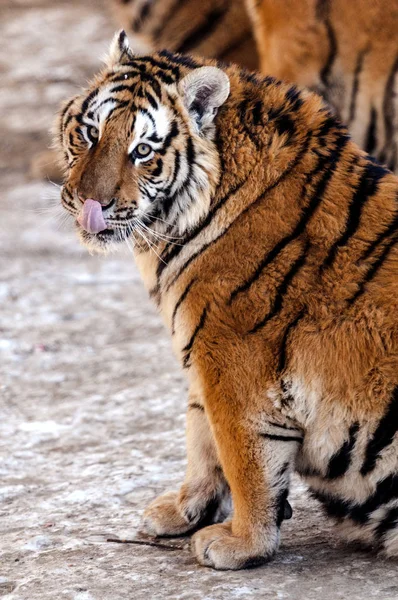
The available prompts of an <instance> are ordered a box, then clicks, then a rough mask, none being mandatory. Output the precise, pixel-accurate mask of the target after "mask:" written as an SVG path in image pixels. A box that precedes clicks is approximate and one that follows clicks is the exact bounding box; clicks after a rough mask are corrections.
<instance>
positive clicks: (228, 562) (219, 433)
mask: <svg viewBox="0 0 398 600" xmlns="http://www.w3.org/2000/svg"><path fill="white" fill-rule="evenodd" d="M241 397H242V396H241ZM243 402H244V401H242V402H240V401H239V397H238V394H236V395H235V396H234V397H230V396H228V395H226V394H225V392H224V395H223V396H222V397H221V395H220V396H217V397H211V398H206V410H208V414H209V419H210V420H211V423H212V426H213V430H214V433H215V438H216V443H217V446H218V449H219V455H220V460H221V464H222V466H223V469H224V473H225V476H226V478H227V481H228V483H229V485H230V488H231V493H232V501H233V506H234V512H233V518H232V521H229V522H226V523H223V524H220V525H212V526H210V527H206V528H204V529H201V530H200V531H198V532H197V533H196V534H195V535H194V536H193V539H192V549H193V552H194V554H195V555H196V557H197V559H198V561H199V562H200V563H201V564H202V565H205V566H210V567H213V568H216V569H241V568H245V567H251V566H256V565H258V564H262V563H264V562H266V561H267V560H268V559H269V558H270V557H271V556H272V555H273V554H274V552H275V550H276V549H277V546H278V543H279V529H280V524H281V522H282V520H283V518H284V517H286V512H285V511H286V506H287V507H288V506H289V505H288V504H287V502H286V498H287V494H288V486H289V479H290V471H291V468H292V466H293V462H294V458H295V455H296V453H297V451H298V449H299V447H300V444H301V442H302V435H301V433H300V431H299V430H298V429H295V428H292V427H290V426H288V425H286V424H285V422H284V419H283V418H282V417H281V415H277V416H276V417H275V410H273V411H272V409H271V407H269V408H270V410H269V411H267V408H266V407H265V413H268V414H273V415H274V416H273V418H272V419H271V418H269V419H268V418H267V417H265V416H264V414H265V413H263V412H261V413H260V412H257V414H256V411H255V410H253V405H255V400H254V401H253V402H251V401H248V399H247V396H246V402H245V403H244V405H243Z"/></svg>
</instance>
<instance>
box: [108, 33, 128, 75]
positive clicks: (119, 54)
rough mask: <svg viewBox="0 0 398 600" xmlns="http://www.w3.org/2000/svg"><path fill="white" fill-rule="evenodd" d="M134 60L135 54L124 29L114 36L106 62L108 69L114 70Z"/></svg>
mask: <svg viewBox="0 0 398 600" xmlns="http://www.w3.org/2000/svg"><path fill="white" fill-rule="evenodd" d="M132 58H134V54H133V52H132V50H131V48H130V44H129V40H128V37H127V35H126V32H125V31H124V29H122V30H121V31H119V32H118V33H116V34H115V35H114V37H113V40H112V42H111V45H110V48H109V52H108V54H107V56H106V58H105V62H106V64H107V65H108V67H110V68H112V67H115V66H116V65H122V64H124V63H126V62H129V61H130V60H131V59H132Z"/></svg>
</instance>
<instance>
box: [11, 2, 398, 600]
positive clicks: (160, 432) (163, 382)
mask: <svg viewBox="0 0 398 600" xmlns="http://www.w3.org/2000/svg"><path fill="white" fill-rule="evenodd" d="M0 28H1V32H0V36H1V37H0V39H1V45H0V72H1V80H0V81H1V86H2V87H1V90H0V177H1V187H0V190H1V192H0V193H1V196H0V211H1V212H0V228H1V253H0V263H1V269H0V297H1V300H2V302H1V306H2V311H1V316H0V355H1V362H0V365H1V366H0V371H1V381H0V386H1V392H2V393H1V398H0V517H1V519H0V534H1V546H0V596H1V597H5V598H7V599H9V600H36V599H37V600H38V599H40V600H47V599H52V600H58V599H65V600H108V599H110V600H122V599H123V600H135V599H138V600H140V599H145V600H156V599H162V600H163V599H164V598H173V599H180V600H182V599H187V600H195V599H207V600H216V599H224V600H229V599H235V598H239V599H244V600H245V599H251V598H264V599H267V598H270V599H271V598H272V599H288V600H315V599H316V600H318V599H322V600H338V599H346V598H350V600H359V599H362V598H378V599H379V600H390V599H391V600H392V599H396V598H397V597H398V579H397V565H396V563H393V562H388V561H383V560H382V559H379V558H376V557H375V556H373V555H371V554H367V553H364V552H361V551H359V550H355V549H354V548H347V547H345V546H344V544H343V543H341V542H339V540H338V539H337V537H336V535H335V534H334V533H333V530H332V529H331V528H330V526H329V524H328V523H326V522H325V520H324V518H323V517H322V515H321V513H320V511H319V509H318V507H317V506H316V505H315V503H314V502H312V501H310V500H309V499H308V497H307V495H306V493H305V490H304V487H303V486H302V485H301V484H300V482H296V484H295V486H294V490H293V494H292V505H293V509H294V518H293V519H292V520H291V521H289V522H287V523H285V524H284V527H283V544H282V547H281V550H280V552H279V553H278V555H277V557H276V559H275V560H274V561H273V562H272V563H270V564H269V565H267V566H265V567H262V568H259V569H255V570H252V571H246V572H238V573H220V572H215V571H211V570H209V569H206V568H202V567H199V566H198V565H197V564H196V562H195V561H194V560H193V558H192V557H191V554H190V551H189V548H188V542H189V540H188V539H179V540H166V541H164V542H163V543H164V544H165V545H166V546H168V548H162V547H153V546H150V545H148V544H144V545H132V544H118V543H115V542H109V541H107V540H108V539H110V538H114V539H115V538H119V539H122V538H128V539H137V536H138V524H139V519H140V515H141V512H142V510H143V508H144V507H145V505H146V504H147V502H148V501H150V500H151V499H152V498H154V497H155V496H156V495H157V494H158V493H160V492H162V491H163V490H165V489H169V488H175V487H176V486H177V485H178V483H179V482H180V481H181V479H182V476H183V471H184V405H185V394H186V385H185V382H184V380H183V377H182V376H181V373H180V371H179V369H178V366H177V364H176V362H175V360H174V358H173V357H172V355H171V350H170V344H169V340H168V339H167V336H166V334H165V332H164V331H163V329H162V325H161V323H160V319H159V317H158V316H157V314H156V312H155V310H154V309H153V307H152V306H151V303H150V301H149V300H148V298H147V297H146V294H145V292H144V290H143V288H142V286H141V284H140V282H139V278H138V275H137V272H136V270H135V268H134V265H133V263H132V260H131V256H128V255H127V254H126V255H120V256H114V257H111V258H107V259H98V258H91V257H89V256H88V255H87V254H86V253H85V251H84V250H83V249H81V248H80V247H79V246H78V244H77V242H76V240H75V238H74V235H73V233H70V232H68V231H66V230H64V229H59V228H58V224H57V222H56V221H55V220H54V219H52V217H51V211H50V212H48V210H47V208H48V206H49V204H50V203H51V202H50V201H49V198H54V197H55V196H56V193H57V191H56V188H54V187H53V186H52V185H50V184H42V183H38V182H34V181H32V180H30V179H29V176H28V175H27V172H28V165H29V162H30V159H31V157H32V156H33V154H34V153H35V152H37V151H38V150H42V149H44V148H45V147H46V145H47V144H48V143H49V138H48V135H47V130H48V128H49V126H50V124H51V120H52V116H53V114H54V112H55V109H56V106H57V104H58V103H59V101H61V100H62V99H64V98H67V97H68V96H69V95H71V94H72V93H73V92H74V90H75V89H76V85H80V84H82V83H84V81H85V79H86V78H87V77H88V76H89V75H90V73H92V72H93V71H95V69H96V68H97V66H98V64H99V63H98V57H99V56H101V55H102V54H103V52H104V50H105V49H106V47H107V44H108V42H109V39H110V37H111V34H112V32H113V29H114V25H113V23H112V21H111V19H109V16H108V15H107V13H106V11H105V6H103V3H102V2H100V1H96V2H95V1H92V2H89V1H88V0H86V1H84V2H81V1H80V2H79V1H77V0H73V1H72V0H69V1H64V0H57V1H53V2H50V1H49V0H13V1H11V0H9V1H7V0H0Z"/></svg>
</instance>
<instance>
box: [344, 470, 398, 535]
mask: <svg viewBox="0 0 398 600" xmlns="http://www.w3.org/2000/svg"><path fill="white" fill-rule="evenodd" d="M395 498H398V475H389V476H388V477H386V478H385V479H383V480H382V481H380V482H379V483H378V484H377V486H376V490H375V491H374V493H373V494H372V495H371V496H370V497H369V498H368V499H367V500H366V502H364V503H363V504H359V505H354V506H352V507H351V510H350V517H351V518H352V519H353V520H354V521H356V522H357V523H366V522H367V521H368V520H369V517H370V516H371V514H372V512H374V511H375V510H377V509H378V508H379V506H382V505H383V504H387V502H390V500H393V499H395Z"/></svg>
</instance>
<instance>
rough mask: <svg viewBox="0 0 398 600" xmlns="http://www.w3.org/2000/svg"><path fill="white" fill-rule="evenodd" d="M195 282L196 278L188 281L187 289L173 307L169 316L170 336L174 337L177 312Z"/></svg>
mask: <svg viewBox="0 0 398 600" xmlns="http://www.w3.org/2000/svg"><path fill="white" fill-rule="evenodd" d="M196 281H197V280H196V278H194V279H192V281H190V282H189V283H188V285H187V287H186V288H185V290H184V291H183V292H182V294H181V296H180V297H179V298H178V300H177V302H176V304H175V306H174V310H173V314H172V316H171V334H172V335H174V332H175V319H176V315H177V311H178V309H179V308H180V306H181V304H182V303H183V302H184V300H185V298H186V297H187V296H188V294H189V291H190V289H191V287H192V286H193V284H194V283H196Z"/></svg>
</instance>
